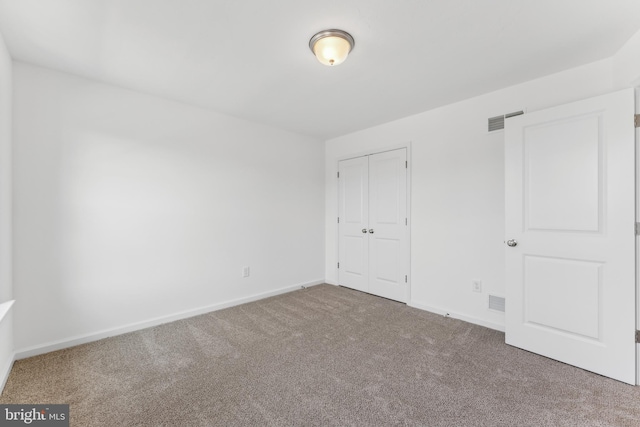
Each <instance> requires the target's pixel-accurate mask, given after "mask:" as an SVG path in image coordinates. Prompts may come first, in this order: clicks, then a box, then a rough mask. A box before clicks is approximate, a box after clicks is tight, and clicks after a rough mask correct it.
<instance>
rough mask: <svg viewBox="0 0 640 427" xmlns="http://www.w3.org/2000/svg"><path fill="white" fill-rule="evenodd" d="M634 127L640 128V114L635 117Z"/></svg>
mask: <svg viewBox="0 0 640 427" xmlns="http://www.w3.org/2000/svg"><path fill="white" fill-rule="evenodd" d="M633 125H634V126H635V127H637V128H640V114H636V115H634V116H633Z"/></svg>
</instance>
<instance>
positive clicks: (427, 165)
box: [325, 60, 612, 329]
mask: <svg viewBox="0 0 640 427" xmlns="http://www.w3.org/2000/svg"><path fill="white" fill-rule="evenodd" d="M611 70H612V63H611V60H605V61H600V62H597V63H593V64H589V65H586V66H583V67H580V68H576V69H572V70H569V71H565V72H562V73H559V74H555V75H551V76H547V77H544V78H541V79H538V80H534V81H531V82H528V83H524V84H521V85H518V86H514V87H510V88H507V89H504V90H500V91H497V92H494V93H490V94H487V95H484V96H480V97H476V98H472V99H468V100H465V101H462V102H459V103H456V104H453V105H449V106H445V107H442V108H438V109H435V110H431V111H427V112H425V113H421V114H418V115H415V116H411V117H407V118H404V119H401V120H397V121H394V122H391V123H387V124H384V125H381V126H376V127H373V128H370V129H366V130H363V131H360V132H356V133H353V134H349V135H345V136H342V137H339V138H335V139H332V140H329V141H326V144H325V146H326V163H325V186H326V210H325V227H326V230H327V237H326V244H325V250H326V256H325V260H326V269H325V278H326V280H327V281H328V282H330V283H335V282H336V281H337V275H336V262H337V261H338V260H337V254H336V252H337V246H336V229H337V227H336V225H337V224H336V220H335V218H336V216H337V195H336V194H337V183H336V170H337V159H338V158H340V157H344V156H347V155H352V154H357V153H362V152H365V151H371V152H374V151H376V150H380V149H383V148H384V147H386V146H388V145H396V144H400V143H405V142H407V141H411V143H412V158H411V160H410V161H411V164H412V168H411V173H412V176H411V190H412V191H411V218H412V226H411V281H410V282H411V302H410V304H411V305H414V306H417V307H421V308H425V309H429V310H432V311H435V312H439V313H445V312H448V313H450V314H451V315H452V316H454V317H459V318H462V319H466V320H469V321H472V322H476V323H479V324H483V325H486V326H490V327H493V328H496V329H503V328H504V315H503V314H502V313H496V312H493V311H489V310H488V309H487V299H488V294H489V293H491V294H494V295H498V296H504V294H505V283H504V244H503V240H504V238H505V236H504V167H503V161H504V155H503V132H502V131H500V132H495V133H491V134H489V133H487V119H488V118H489V117H493V116H497V115H500V114H505V113H509V112H512V111H517V110H520V109H527V110H529V111H534V110H539V109H542V108H545V107H550V106H554V105H558V104H563V103H566V102H570V101H575V100H579V99H582V98H588V97H590V96H595V95H600V94H603V93H607V92H609V91H611V87H612V85H611V81H612V78H611ZM474 279H480V280H482V281H483V292H482V294H478V293H474V292H472V291H471V281H472V280H474Z"/></svg>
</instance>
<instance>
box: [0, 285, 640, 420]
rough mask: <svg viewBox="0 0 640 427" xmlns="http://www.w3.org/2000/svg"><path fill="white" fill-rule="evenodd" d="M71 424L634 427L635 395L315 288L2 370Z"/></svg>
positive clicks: (484, 336) (467, 331)
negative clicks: (57, 406) (65, 409)
mask: <svg viewBox="0 0 640 427" xmlns="http://www.w3.org/2000/svg"><path fill="white" fill-rule="evenodd" d="M0 403H49V404H52V403H69V404H70V405H71V425H74V426H163V425H164V426H236V425H238V426H244V425H255V426H265V425H273V426H280V425H282V426H285V425H286V426H314V425H323V426H324V425H329V426H332V425H334V426H335V425H340V426H351V425H354V426H383V425H421V426H497V425H504V426H609V425H611V426H617V425H619V426H640V387H632V386H628V385H625V384H622V383H619V382H617V381H613V380H610V379H607V378H603V377H601V376H598V375H595V374H592V373H589V372H586V371H583V370H580V369H577V368H573V367H571V366H568V365H565V364H562V363H559V362H555V361H553V360H550V359H546V358H544V357H540V356H537V355H534V354H531V353H528V352H525V351H522V350H519V349H516V348H512V347H509V346H507V345H505V344H504V335H503V334H502V333H500V332H497V331H493V330H490V329H486V328H483V327H480V326H475V325H471V324H468V323H465V322H462V321H458V320H455V319H451V318H444V317H441V316H437V315H434V314H431V313H428V312H425V311H421V310H417V309H413V308H410V307H407V306H405V305H403V304H399V303H396V302H393V301H389V300H386V299H382V298H378V297H375V296H371V295H367V294H364V293H360V292H355V291H351V290H348V289H345V288H338V287H334V286H331V285H321V286H315V287H312V288H309V289H304V290H300V291H296V292H291V293H289V294H285V295H280V296H276V297H273V298H268V299H265V300H262V301H258V302H253V303H249V304H245V305H242V306H237V307H233V308H229V309H226V310H221V311H217V312H213V313H209V314H206V315H202V316H198V317H193V318H190V319H186V320H181V321H177V322H173V323H170V324H166V325H162V326H158V327H154V328H150V329H145V330H142V331H138V332H133V333H130V334H126V335H121V336H118V337H113V338H108V339H105V340H101V341H98V342H95V343H91V344H86V345H81V346H78V347H74V348H70V349H66V350H61V351H57V352H53V353H49V354H45V355H42V356H37V357H33V358H30V359H25V360H20V361H18V362H16V363H15V365H14V368H13V371H12V372H11V375H10V377H9V380H8V382H7V385H6V388H5V390H4V392H3V394H2V396H1V397H0Z"/></svg>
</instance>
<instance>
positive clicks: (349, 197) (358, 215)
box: [338, 157, 369, 291]
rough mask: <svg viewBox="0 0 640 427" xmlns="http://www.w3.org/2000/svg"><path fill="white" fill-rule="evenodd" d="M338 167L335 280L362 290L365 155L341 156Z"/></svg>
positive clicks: (366, 199) (366, 273) (366, 262)
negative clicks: (337, 246)
mask: <svg viewBox="0 0 640 427" xmlns="http://www.w3.org/2000/svg"><path fill="white" fill-rule="evenodd" d="M338 171H339V173H340V179H339V180H338V197H339V201H338V216H339V218H340V223H339V224H338V230H339V245H340V250H339V251H340V254H339V255H340V268H339V269H338V282H339V283H340V284H341V285H343V286H347V287H349V288H353V289H357V290H360V291H366V290H367V289H368V287H369V285H368V283H369V240H368V233H363V232H362V230H363V229H367V225H368V223H369V210H368V204H369V180H368V176H369V163H368V161H367V158H366V157H359V158H356V159H349V160H343V161H341V162H340V163H339V165H338Z"/></svg>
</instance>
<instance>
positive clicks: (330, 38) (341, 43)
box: [309, 30, 356, 65]
mask: <svg viewBox="0 0 640 427" xmlns="http://www.w3.org/2000/svg"><path fill="white" fill-rule="evenodd" d="M355 44H356V43H355V41H354V40H353V37H351V34H349V33H347V32H346V31H342V30H324V31H320V32H319V33H318V34H316V35H315V36H313V37H311V40H309V48H310V49H311V51H312V52H313V54H314V55H315V56H316V58H318V61H320V62H321V63H322V64H324V65H338V64H341V63H343V62H344V60H345V59H347V56H348V55H349V52H351V50H352V49H353V46H355Z"/></svg>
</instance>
